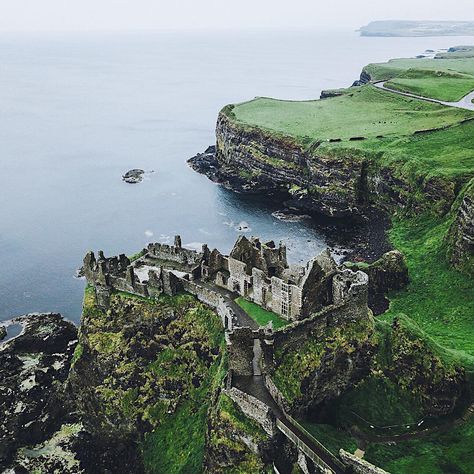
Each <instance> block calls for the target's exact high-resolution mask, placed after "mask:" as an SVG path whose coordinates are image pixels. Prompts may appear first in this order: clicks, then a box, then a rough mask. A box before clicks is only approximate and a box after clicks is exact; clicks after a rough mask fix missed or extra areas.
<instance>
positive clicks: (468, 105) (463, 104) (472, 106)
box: [372, 81, 474, 110]
mask: <svg viewBox="0 0 474 474" xmlns="http://www.w3.org/2000/svg"><path fill="white" fill-rule="evenodd" d="M386 82H387V81H381V82H374V83H373V84H372V85H373V86H374V87H377V88H378V89H382V90H384V91H387V92H392V93H393V94H398V95H403V96H405V97H411V98H413V99H419V100H424V101H425V102H432V103H434V104H439V105H445V106H447V107H455V108H457V109H465V110H474V103H473V102H472V101H473V100H474V91H472V92H469V94H467V95H466V96H464V97H463V98H462V99H461V100H460V101H458V102H445V101H443V100H437V99H431V98H430V97H423V96H421V95H416V94H411V93H410V92H402V91H397V90H395V89H390V88H389V87H385V83H386Z"/></svg>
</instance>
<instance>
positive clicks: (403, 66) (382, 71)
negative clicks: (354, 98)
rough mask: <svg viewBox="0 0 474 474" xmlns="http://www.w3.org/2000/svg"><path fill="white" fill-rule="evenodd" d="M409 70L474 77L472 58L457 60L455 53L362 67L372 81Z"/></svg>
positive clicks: (381, 79) (393, 60)
mask: <svg viewBox="0 0 474 474" xmlns="http://www.w3.org/2000/svg"><path fill="white" fill-rule="evenodd" d="M451 54H453V56H451ZM409 69H417V70H419V69H422V70H430V71H441V72H446V73H449V72H457V73H461V74H469V75H474V61H473V58H472V57H467V58H466V57H463V58H459V57H455V53H446V54H445V56H444V57H443V58H442V59H429V58H412V59H391V60H390V61H388V62H386V63H372V64H369V65H367V66H365V67H364V72H366V73H367V74H369V76H370V78H371V80H372V81H387V80H389V79H392V78H394V77H397V76H399V75H401V74H403V73H405V72H406V71H408V70H409Z"/></svg>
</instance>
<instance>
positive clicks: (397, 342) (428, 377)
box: [385, 316, 467, 416]
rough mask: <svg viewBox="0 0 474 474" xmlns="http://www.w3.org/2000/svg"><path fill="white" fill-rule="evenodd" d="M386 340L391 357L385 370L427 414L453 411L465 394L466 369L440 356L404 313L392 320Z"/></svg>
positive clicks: (441, 414)
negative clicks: (415, 398) (416, 400)
mask: <svg viewBox="0 0 474 474" xmlns="http://www.w3.org/2000/svg"><path fill="white" fill-rule="evenodd" d="M389 344H390V347H391V353H392V361H391V363H390V364H389V365H388V366H387V367H386V369H385V374H386V375H387V376H388V377H389V378H390V379H392V380H393V381H394V382H396V383H397V385H398V386H399V387H401V388H403V389H406V390H409V391H410V392H411V393H412V394H413V395H415V396H416V397H417V398H418V399H419V400H420V402H421V404H422V406H423V409H424V412H425V414H426V415H430V416H443V415H447V414H450V413H452V412H453V410H454V409H455V407H456V405H457V403H458V401H459V400H460V399H461V397H462V396H463V395H465V394H466V390H467V381H466V374H465V370H464V369H463V368H461V367H460V366H458V365H455V364H454V363H452V362H448V361H446V360H444V359H443V358H442V357H440V354H437V353H436V352H435V351H434V350H433V349H432V348H431V347H430V343H429V341H428V340H427V338H426V335H424V334H423V333H422V332H421V331H420V329H419V328H418V327H417V326H416V325H415V324H414V323H413V322H411V321H410V320H409V319H408V318H406V317H404V316H400V317H397V318H395V320H394V321H393V324H392V333H391V340H390V342H389Z"/></svg>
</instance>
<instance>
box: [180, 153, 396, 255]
mask: <svg viewBox="0 0 474 474" xmlns="http://www.w3.org/2000/svg"><path fill="white" fill-rule="evenodd" d="M188 164H189V166H190V167H191V168H192V169H193V170H194V171H196V172H198V173H200V174H203V175H205V176H207V177H208V178H209V179H210V180H211V181H213V182H215V183H217V184H220V185H222V186H223V187H225V188H226V189H229V190H231V191H233V192H236V193H242V194H249V193H251V194H257V195H265V196H268V195H272V196H274V198H275V199H276V200H277V201H278V202H280V203H281V204H282V206H283V210H282V211H279V212H280V213H282V214H285V213H287V214H289V215H293V216H302V217H309V218H313V219H317V221H318V223H319V224H320V225H321V227H322V228H324V230H325V233H326V235H327V237H328V243H329V246H330V247H331V248H334V247H338V246H339V247H340V246H342V247H344V248H348V249H349V250H348V252H347V253H346V254H345V255H344V258H343V261H345V260H351V261H354V262H358V261H367V262H369V263H370V262H374V261H376V260H377V259H379V258H380V257H381V256H382V255H383V254H384V253H386V252H388V251H390V250H392V249H393V247H392V246H391V244H390V242H389V240H388V236H387V232H388V230H389V228H390V219H389V217H388V214H387V213H386V212H385V211H384V210H383V209H378V208H376V207H373V206H372V207H367V208H366V209H365V213H364V216H363V218H360V219H355V220H349V221H348V220H347V219H343V218H339V219H338V218H334V217H328V216H326V215H324V214H320V213H318V212H317V209H315V208H312V207H310V208H309V209H308V208H306V207H305V206H303V205H302V204H301V203H299V202H298V199H295V198H292V196H291V195H289V194H288V192H287V190H281V189H278V188H276V189H275V186H274V184H273V183H272V182H269V183H268V186H267V187H262V186H259V187H258V188H255V187H253V186H251V185H249V183H248V182H247V181H246V179H245V178H242V177H239V176H236V175H233V174H228V173H226V172H223V171H222V166H221V165H220V163H219V161H218V159H217V157H216V146H215V145H211V146H209V147H208V148H207V149H206V150H205V151H204V152H203V153H198V154H197V155H195V156H193V157H192V158H190V159H189V160H188ZM277 218H278V217H277Z"/></svg>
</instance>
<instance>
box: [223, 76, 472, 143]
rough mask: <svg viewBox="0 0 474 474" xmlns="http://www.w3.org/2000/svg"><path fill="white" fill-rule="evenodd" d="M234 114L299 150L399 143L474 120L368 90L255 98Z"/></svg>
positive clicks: (468, 115) (465, 114)
mask: <svg viewBox="0 0 474 474" xmlns="http://www.w3.org/2000/svg"><path fill="white" fill-rule="evenodd" d="M232 113H233V116H234V118H235V120H236V121H237V122H239V123H242V124H244V125H249V126H254V127H258V128H263V129H265V130H269V131H274V132H277V133H283V134H285V135H289V136H291V137H293V138H296V139H297V140H299V141H300V142H301V143H302V145H310V144H312V143H314V142H316V141H325V140H335V139H341V140H345V141H347V140H349V139H350V138H356V137H364V138H375V137H377V136H384V137H392V138H397V137H401V136H407V135H408V136H409V135H412V134H413V133H415V132H416V131H417V130H426V129H432V128H442V127H446V126H449V125H454V124H456V123H459V122H460V121H462V120H464V119H467V118H471V117H474V113H473V112H469V111H466V110H460V109H452V108H447V107H443V106H440V105H437V104H433V103H428V102H424V101H419V100H414V99H411V98H407V97H402V96H399V95H395V94H393V93H390V92H386V91H383V90H379V89H376V88H374V87H373V86H370V85H369V86H363V87H357V88H353V89H351V90H349V91H348V93H346V94H343V95H342V96H339V97H333V98H330V99H326V100H314V101H303V102H292V101H283V100H275V99H269V98H257V99H255V100H252V101H250V102H245V103H243V104H239V105H236V106H235V107H234V108H233V109H232Z"/></svg>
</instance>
